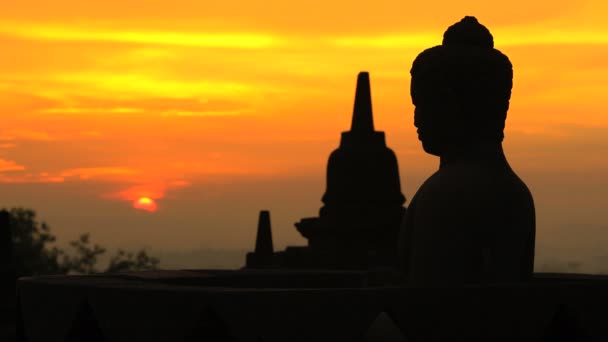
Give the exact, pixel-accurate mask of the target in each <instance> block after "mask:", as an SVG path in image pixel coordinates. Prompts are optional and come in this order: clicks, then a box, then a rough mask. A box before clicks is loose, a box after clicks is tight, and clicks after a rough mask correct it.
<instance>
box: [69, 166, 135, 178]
mask: <svg viewBox="0 0 608 342" xmlns="http://www.w3.org/2000/svg"><path fill="white" fill-rule="evenodd" d="M138 173H139V172H138V171H137V170H135V169H131V168H126V167H85V168H75V169H69V170H65V171H63V172H61V177H66V178H69V177H78V178H80V179H82V180H88V179H99V178H107V177H108V176H110V177H111V176H131V175H136V174H138Z"/></svg>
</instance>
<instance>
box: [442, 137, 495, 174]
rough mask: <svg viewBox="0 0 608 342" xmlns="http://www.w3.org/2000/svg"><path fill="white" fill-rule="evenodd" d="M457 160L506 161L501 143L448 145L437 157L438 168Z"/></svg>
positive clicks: (457, 161)
mask: <svg viewBox="0 0 608 342" xmlns="http://www.w3.org/2000/svg"><path fill="white" fill-rule="evenodd" d="M459 162H465V163H466V162H497V163H506V162H507V159H506V157H505V153H504V151H503V149H502V143H500V142H499V143H483V144H482V143H477V144H471V145H463V146H450V147H449V148H448V149H446V151H445V152H444V153H442V155H441V156H440V159H439V168H442V167H444V166H447V165H449V164H453V163H459Z"/></svg>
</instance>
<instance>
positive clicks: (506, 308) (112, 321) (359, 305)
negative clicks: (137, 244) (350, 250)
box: [19, 270, 608, 342]
mask: <svg viewBox="0 0 608 342" xmlns="http://www.w3.org/2000/svg"><path fill="white" fill-rule="evenodd" d="M241 273H242V271H232V272H231V271H222V272H218V271H213V270H209V271H207V270H199V271H184V272H178V271H172V272H163V271H156V272H140V273H129V274H119V275H115V276H110V275H103V276H102V275H99V276H56V277H50V276H49V277H37V278H23V279H21V280H20V281H19V295H20V298H21V309H22V313H23V322H24V325H25V328H26V330H27V337H28V341H30V342H37V341H44V342H49V341H64V338H65V336H68V334H69V333H70V331H74V329H75V328H74V325H75V324H76V323H77V322H78V320H75V317H81V316H84V318H85V319H81V321H80V322H81V323H78V324H76V325H77V326H79V327H80V328H79V329H81V330H82V327H83V326H87V324H88V326H90V327H93V328H91V329H90V330H91V331H95V330H96V329H99V331H98V332H97V333H96V335H92V336H99V335H101V336H103V338H104V339H105V341H108V342H109V341H191V340H193V339H199V340H205V339H207V340H209V338H211V337H212V336H215V337H217V338H218V339H219V340H218V341H222V340H226V341H258V340H262V341H265V342H273V341H362V340H365V338H366V337H368V336H370V335H374V336H381V335H383V334H385V336H392V337H393V338H394V337H399V336H398V334H395V332H401V333H402V334H403V337H404V338H406V341H446V340H458V341H462V340H466V341H546V340H547V336H549V337H551V336H570V337H572V338H574V340H575V341H579V340H580V341H585V340H584V339H579V338H584V337H585V336H587V337H588V338H589V340H590V341H605V340H608V311H606V310H605V307H606V306H607V305H608V277H606V276H588V275H577V276H573V275H568V274H553V275H551V274H549V275H544V274H537V275H535V277H534V280H532V281H530V282H518V283H503V284H494V285H466V286H456V287H450V286H437V287H417V286H407V287H400V286H395V285H391V284H390V282H387V283H385V284H384V285H383V286H367V285H365V283H366V282H363V284H362V283H361V282H359V281H352V282H351V285H350V286H348V287H342V288H336V287H333V288H332V287H326V286H323V284H319V283H317V284H311V286H308V287H303V286H301V287H295V286H293V285H295V284H300V282H301V278H302V277H306V276H309V277H313V276H314V273H315V272H312V271H306V272H304V271H303V272H302V276H301V277H295V278H293V279H292V281H293V283H292V286H291V288H279V287H274V288H267V287H258V288H255V287H245V286H243V287H236V286H235V284H238V281H237V280H235V279H236V278H235V277H236V276H238V274H241ZM295 273H298V272H297V271H292V272H291V274H285V275H284V278H286V279H289V276H290V275H294V274H295ZM329 273H334V276H335V277H339V276H342V275H344V276H346V278H348V277H350V275H352V274H351V273H353V272H350V273H348V274H345V273H344V272H329V271H323V272H319V274H329ZM359 273H360V274H359V275H360V276H363V277H364V278H365V277H368V276H369V274H367V276H364V273H365V272H359ZM279 274H280V272H279V271H263V270H262V271H256V272H251V273H250V277H253V276H254V275H255V276H256V277H258V278H259V279H261V278H265V277H269V278H271V279H276V277H277V276H278V275H279ZM214 277H215V278H217V277H220V278H221V277H227V278H228V279H229V280H230V281H229V282H230V283H231V284H232V287H221V286H217V283H208V284H207V285H202V284H204V283H205V279H206V278H214ZM376 277H377V276H376ZM195 279H198V281H195ZM346 282H348V281H347V280H345V283H346ZM260 283H264V281H261V280H260V281H259V282H258V284H260ZM313 285H314V286H313ZM83 303H87V305H88V306H89V307H88V309H87V310H84V311H83ZM83 312H84V313H85V314H82V313H83ZM382 312H384V313H385V314H386V316H388V317H389V318H390V320H391V321H392V323H394V325H395V326H396V327H397V328H398V330H395V327H394V326H392V325H391V324H388V325H387V324H386V320H384V321H381V322H379V323H378V322H376V321H377V318H378V316H379V315H380V313H382ZM82 322H85V323H86V322H88V323H86V324H84V323H82ZM91 322H96V324H91ZM370 329H371V331H370ZM91 331H81V332H80V333H82V334H84V333H91ZM556 334H557V335H556ZM564 334H567V335H564ZM83 336H84V335H83ZM581 336H582V337H581ZM211 340H213V339H211ZM555 341H559V339H557V340H555Z"/></svg>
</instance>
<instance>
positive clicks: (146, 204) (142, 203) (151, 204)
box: [133, 197, 158, 212]
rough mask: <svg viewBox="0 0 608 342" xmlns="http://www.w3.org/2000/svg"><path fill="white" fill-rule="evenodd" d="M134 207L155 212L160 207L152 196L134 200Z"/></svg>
mask: <svg viewBox="0 0 608 342" xmlns="http://www.w3.org/2000/svg"><path fill="white" fill-rule="evenodd" d="M133 208H135V209H141V210H146V211H150V212H154V211H156V210H157V209H158V205H157V204H156V202H155V201H154V200H153V199H151V198H150V197H141V198H140V199H138V200H137V201H135V202H133Z"/></svg>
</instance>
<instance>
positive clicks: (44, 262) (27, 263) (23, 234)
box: [7, 207, 159, 277]
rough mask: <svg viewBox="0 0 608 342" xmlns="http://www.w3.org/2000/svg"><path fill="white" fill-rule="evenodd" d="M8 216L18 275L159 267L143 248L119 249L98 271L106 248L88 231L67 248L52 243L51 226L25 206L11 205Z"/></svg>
mask: <svg viewBox="0 0 608 342" xmlns="http://www.w3.org/2000/svg"><path fill="white" fill-rule="evenodd" d="M7 211H8V213H9V216H10V223H11V231H12V239H13V247H14V254H15V268H16V274H17V276H18V277H23V276H32V275H49V274H68V273H70V274H91V273H98V272H122V271H135V270H150V269H156V268H158V264H159V260H158V259H157V258H155V257H152V256H150V255H148V253H147V252H146V251H145V250H140V251H138V252H136V253H133V252H126V251H124V250H122V249H120V250H118V251H117V252H116V254H115V255H113V256H112V257H111V258H110V264H109V265H108V267H107V268H106V269H105V270H103V271H99V270H98V269H97V263H98V258H99V257H100V256H102V255H103V254H104V253H106V251H107V250H106V248H104V247H102V246H100V245H98V244H96V243H92V242H91V239H90V234H89V233H84V234H82V235H80V237H79V238H78V239H76V240H74V241H71V242H70V243H69V246H70V247H71V250H69V251H66V250H63V249H60V248H58V247H57V246H53V243H54V242H55V241H56V237H55V235H53V233H52V232H51V228H50V226H49V225H48V224H47V223H46V222H43V221H38V219H37V217H36V212H35V211H34V210H32V209H28V208H21V207H16V208H11V209H8V210H7Z"/></svg>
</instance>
